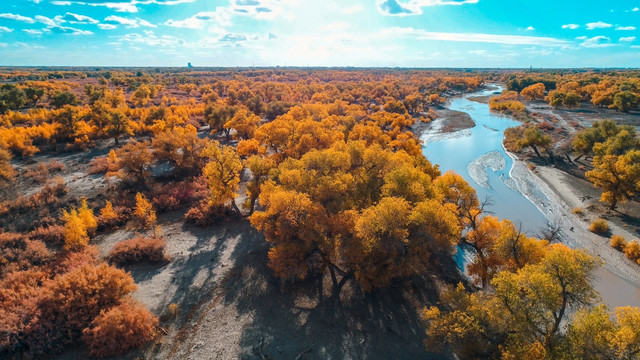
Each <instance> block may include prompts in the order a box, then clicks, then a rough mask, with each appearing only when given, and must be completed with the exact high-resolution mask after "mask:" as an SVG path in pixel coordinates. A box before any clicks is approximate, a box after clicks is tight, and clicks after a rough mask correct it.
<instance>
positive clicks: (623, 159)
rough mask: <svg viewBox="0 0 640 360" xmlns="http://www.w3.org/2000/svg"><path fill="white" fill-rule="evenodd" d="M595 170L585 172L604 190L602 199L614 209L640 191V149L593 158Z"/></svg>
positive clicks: (594, 183) (590, 179) (595, 184)
mask: <svg viewBox="0 0 640 360" xmlns="http://www.w3.org/2000/svg"><path fill="white" fill-rule="evenodd" d="M593 166H594V168H593V170H591V171H587V173H586V174H585V175H586V176H587V178H588V179H589V181H591V182H592V183H593V185H594V186H596V187H598V188H600V189H601V190H602V196H601V197H600V201H602V202H608V203H609V204H610V205H611V206H610V208H611V210H614V209H615V208H616V206H617V204H618V203H619V202H624V201H625V200H627V199H631V198H633V197H634V196H635V194H636V192H637V191H640V150H630V151H628V152H627V153H626V154H624V155H601V156H596V157H594V158H593Z"/></svg>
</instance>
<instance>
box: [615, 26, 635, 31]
mask: <svg viewBox="0 0 640 360" xmlns="http://www.w3.org/2000/svg"><path fill="white" fill-rule="evenodd" d="M635 29H636V27H635V26H618V27H617V28H616V30H619V31H634V30H635Z"/></svg>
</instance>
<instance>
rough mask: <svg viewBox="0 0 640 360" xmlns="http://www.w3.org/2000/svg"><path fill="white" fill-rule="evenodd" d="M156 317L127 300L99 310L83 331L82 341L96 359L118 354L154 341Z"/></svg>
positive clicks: (139, 305)
mask: <svg viewBox="0 0 640 360" xmlns="http://www.w3.org/2000/svg"><path fill="white" fill-rule="evenodd" d="M157 325H158V318H157V317H155V316H154V315H153V314H152V313H151V312H150V311H149V310H147V309H146V308H145V307H144V306H143V305H141V304H139V303H136V302H133V301H129V302H125V303H122V304H120V305H118V306H115V307H113V308H111V309H109V310H102V311H101V312H100V315H98V316H97V317H96V318H95V319H94V320H93V321H92V322H91V326H90V327H88V328H86V329H84V331H83V336H82V339H83V340H84V342H85V343H86V344H87V346H88V347H89V353H90V354H91V356H95V357H107V356H113V355H120V354H124V353H126V352H128V351H129V350H131V349H134V348H137V347H139V346H142V345H144V344H145V343H147V342H149V341H151V340H153V338H154V337H155V335H156V326H157Z"/></svg>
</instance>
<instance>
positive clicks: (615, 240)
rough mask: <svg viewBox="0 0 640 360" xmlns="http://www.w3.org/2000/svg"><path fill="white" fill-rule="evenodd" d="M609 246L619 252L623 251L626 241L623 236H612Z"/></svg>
mask: <svg viewBox="0 0 640 360" xmlns="http://www.w3.org/2000/svg"><path fill="white" fill-rule="evenodd" d="M610 244H611V247H613V248H615V249H617V250H620V251H624V249H625V248H626V247H627V240H626V239H625V238H624V236H620V235H612V236H611V240H610Z"/></svg>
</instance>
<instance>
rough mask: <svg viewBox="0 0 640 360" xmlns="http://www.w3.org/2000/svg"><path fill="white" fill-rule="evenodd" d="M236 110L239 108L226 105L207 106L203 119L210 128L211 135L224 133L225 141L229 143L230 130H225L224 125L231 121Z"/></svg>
mask: <svg viewBox="0 0 640 360" xmlns="http://www.w3.org/2000/svg"><path fill="white" fill-rule="evenodd" d="M238 109H239V108H238V107H237V106H231V105H226V104H213V105H209V106H207V107H206V108H205V110H204V118H205V120H206V121H207V123H209V126H210V127H211V133H217V132H220V131H224V133H225V136H226V138H227V141H229V140H230V138H231V132H230V131H231V128H225V127H224V124H226V123H228V122H229V121H231V119H233V117H234V115H235V114H236V112H237V111H238Z"/></svg>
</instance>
